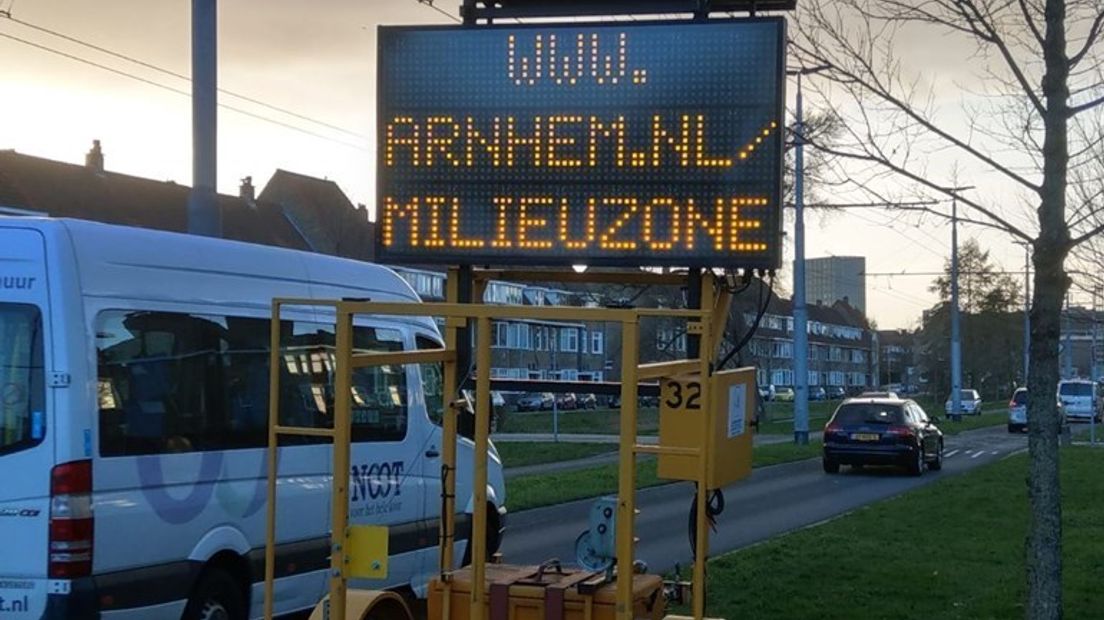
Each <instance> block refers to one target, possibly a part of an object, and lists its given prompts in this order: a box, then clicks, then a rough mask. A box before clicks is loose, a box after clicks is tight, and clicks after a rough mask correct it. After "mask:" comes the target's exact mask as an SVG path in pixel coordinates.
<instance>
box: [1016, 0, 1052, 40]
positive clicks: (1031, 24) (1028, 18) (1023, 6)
mask: <svg viewBox="0 0 1104 620" xmlns="http://www.w3.org/2000/svg"><path fill="white" fill-rule="evenodd" d="M1019 3H1020V11H1021V12H1023V17H1024V23H1026V24H1027V27H1028V28H1029V29H1030V30H1031V34H1032V35H1034V37H1035V41H1036V42H1037V43H1038V44H1039V45H1040V46H1042V45H1045V44H1046V39H1045V38H1043V33H1042V32H1039V27H1038V26H1036V25H1035V18H1034V17H1033V16H1032V15H1031V12H1030V11H1029V10H1028V8H1027V0H1019Z"/></svg>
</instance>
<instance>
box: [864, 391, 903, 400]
mask: <svg viewBox="0 0 1104 620" xmlns="http://www.w3.org/2000/svg"><path fill="white" fill-rule="evenodd" d="M858 398H892V399H895V400H896V399H899V398H901V397H900V396H899V395H898V394H897V392H863V393H862V394H859V396H858Z"/></svg>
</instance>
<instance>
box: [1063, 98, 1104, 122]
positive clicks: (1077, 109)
mask: <svg viewBox="0 0 1104 620" xmlns="http://www.w3.org/2000/svg"><path fill="white" fill-rule="evenodd" d="M1102 103H1104V95H1102V96H1100V97H1097V98H1096V99H1093V100H1092V101H1086V102H1085V103H1082V104H1081V105H1072V106H1069V107H1067V108H1066V110H1068V112H1067V115H1068V116H1071V117H1072V116H1077V115H1078V114H1080V113H1082V112H1084V111H1086V110H1091V109H1093V108H1095V107H1096V106H1098V105H1100V104H1102Z"/></svg>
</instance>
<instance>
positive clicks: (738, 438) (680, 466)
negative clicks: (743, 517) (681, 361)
mask: <svg viewBox="0 0 1104 620" xmlns="http://www.w3.org/2000/svg"><path fill="white" fill-rule="evenodd" d="M707 380H708V381H709V382H710V383H709V388H710V394H711V396H712V401H713V411H714V412H715V413H714V415H713V427H712V428H710V429H709V431H708V433H707V434H706V436H705V437H702V436H701V435H702V427H703V424H702V416H704V415H705V400H704V396H705V394H704V392H703V390H702V387H703V386H702V379H701V376H700V375H697V374H693V375H682V376H678V377H665V378H663V379H661V380H660V398H659V445H660V446H664V447H677V448H699V449H701V450H711V451H712V453H713V454H712V457H711V463H712V467H710V469H709V472H708V475H707V477H706V480H707V481H708V488H710V489H718V488H720V487H723V486H725V485H727V484H731V483H733V482H736V481H737V480H742V479H743V478H746V477H747V476H749V475H750V474H751V441H752V427H751V422H752V418H753V417H754V415H755V408H756V399H757V398H759V394H758V392H757V390H756V387H755V369H754V368H738V369H735V370H726V371H722V372H718V373H716V374H714V375H713V376H712V377H710V378H709V379H707ZM658 473H659V477H660V478H662V479H664V480H689V481H694V480H697V479H698V457H696V456H687V455H681V454H680V455H671V454H660V455H659V470H658Z"/></svg>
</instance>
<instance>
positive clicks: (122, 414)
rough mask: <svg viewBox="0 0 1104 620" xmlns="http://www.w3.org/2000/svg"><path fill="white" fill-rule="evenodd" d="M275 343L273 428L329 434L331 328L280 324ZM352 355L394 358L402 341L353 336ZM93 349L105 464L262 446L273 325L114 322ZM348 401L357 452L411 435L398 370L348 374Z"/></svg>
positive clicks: (144, 317) (106, 318) (99, 333)
mask: <svg viewBox="0 0 1104 620" xmlns="http://www.w3.org/2000/svg"><path fill="white" fill-rule="evenodd" d="M281 332H282V337H281V341H282V343H283V352H284V354H283V363H282V364H281V366H280V374H281V376H280V388H281V390H280V423H281V424H285V425H294V426H309V427H328V426H332V424H333V415H332V412H333V409H332V407H333V368H334V366H333V347H334V345H333V343H334V336H333V333H334V328H333V325H325V324H314V323H304V322H291V321H284V322H283V323H282V325H281ZM354 346H355V347H356V348H357V349H358V350H362V351H369V350H371V351H379V350H386V351H393V350H401V348H402V342H401V334H400V332H398V331H396V330H387V329H375V328H370V327H357V328H356V329H355V332H354ZM96 349H97V359H98V364H97V365H98V373H99V375H98V386H97V387H98V390H97V392H98V396H99V408H100V453H101V454H102V455H103V456H121V455H135V454H160V453H171V452H195V451H204V450H230V449H239V448H259V447H263V446H265V445H266V444H267V441H268V391H269V390H268V388H269V385H268V372H269V368H268V364H269V358H268V350H269V320H267V319H258V318H239V317H219V316H207V315H192V314H183V313H168V312H144V311H129V312H125V311H109V312H104V313H102V314H100V316H99V317H97V321H96ZM351 397H352V402H353V425H352V436H353V440H354V441H393V440H398V439H402V438H403V437H405V436H406V426H407V420H406V417H407V402H406V400H407V393H406V374H405V372H403V369H402V367H401V366H387V367H381V368H365V369H358V370H356V371H354V373H353V393H352V395H351ZM323 441H325V440H324V439H322V438H298V437H289V438H287V439H286V440H281V444H297V443H300V444H301V443H316V442H323Z"/></svg>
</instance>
